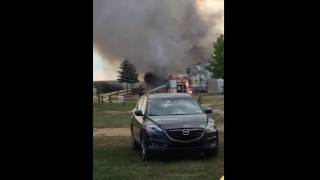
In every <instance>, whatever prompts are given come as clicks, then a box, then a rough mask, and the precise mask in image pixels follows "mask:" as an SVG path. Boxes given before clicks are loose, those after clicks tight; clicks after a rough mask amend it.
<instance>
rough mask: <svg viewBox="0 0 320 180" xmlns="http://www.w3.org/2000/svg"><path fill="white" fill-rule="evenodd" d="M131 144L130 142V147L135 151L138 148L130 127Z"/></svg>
mask: <svg viewBox="0 0 320 180" xmlns="http://www.w3.org/2000/svg"><path fill="white" fill-rule="evenodd" d="M131 144H132V149H133V150H134V151H136V150H137V149H138V148H139V144H138V143H137V141H136V140H135V139H134V137H133V132H132V127H131Z"/></svg>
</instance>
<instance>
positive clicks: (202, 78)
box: [187, 61, 211, 93]
mask: <svg viewBox="0 0 320 180" xmlns="http://www.w3.org/2000/svg"><path fill="white" fill-rule="evenodd" d="M208 64H209V61H202V62H197V63H194V64H192V65H189V66H188V67H187V74H188V76H189V79H190V86H191V88H192V91H193V92H194V93H207V92H208V83H209V79H210V78H211V73H210V72H209V71H208V70H207V69H206V66H207V65H208Z"/></svg>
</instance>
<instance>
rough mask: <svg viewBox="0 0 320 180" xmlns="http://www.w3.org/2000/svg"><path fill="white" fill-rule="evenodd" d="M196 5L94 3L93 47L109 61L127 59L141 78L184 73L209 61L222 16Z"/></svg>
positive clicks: (175, 1)
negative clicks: (150, 74)
mask: <svg viewBox="0 0 320 180" xmlns="http://www.w3.org/2000/svg"><path fill="white" fill-rule="evenodd" d="M198 6H199V4H198V3H197V1H196V0H93V43H94V46H95V48H97V49H98V50H99V52H100V53H102V54H103V55H104V56H105V57H107V58H108V59H109V60H110V61H111V62H110V63H113V62H117V63H116V64H119V63H118V61H122V60H123V59H124V58H127V59H128V60H129V61H130V62H131V63H133V64H134V65H135V66H136V68H137V69H138V71H139V72H140V73H145V72H147V71H151V72H154V73H156V74H157V75H158V76H162V77H165V76H166V75H167V73H172V72H176V73H185V72H186V66H187V65H188V64H191V63H193V62H194V61H196V60H200V59H203V58H208V57H209V56H210V52H211V50H212V42H213V41H214V40H215V37H216V36H217V35H218V34H219V33H221V32H219V30H218V29H217V28H216V22H217V21H218V20H219V19H221V17H222V16H223V12H215V13H211V14H204V13H202V12H201V11H200V10H199V7H198Z"/></svg>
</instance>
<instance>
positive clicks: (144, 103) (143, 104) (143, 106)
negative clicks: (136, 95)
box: [141, 98, 147, 114]
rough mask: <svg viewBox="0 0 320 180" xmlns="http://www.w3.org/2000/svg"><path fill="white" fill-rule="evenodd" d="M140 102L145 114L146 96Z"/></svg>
mask: <svg viewBox="0 0 320 180" xmlns="http://www.w3.org/2000/svg"><path fill="white" fill-rule="evenodd" d="M141 104H142V105H141V111H142V114H145V112H146V105H147V98H144V99H143V101H142V103H141Z"/></svg>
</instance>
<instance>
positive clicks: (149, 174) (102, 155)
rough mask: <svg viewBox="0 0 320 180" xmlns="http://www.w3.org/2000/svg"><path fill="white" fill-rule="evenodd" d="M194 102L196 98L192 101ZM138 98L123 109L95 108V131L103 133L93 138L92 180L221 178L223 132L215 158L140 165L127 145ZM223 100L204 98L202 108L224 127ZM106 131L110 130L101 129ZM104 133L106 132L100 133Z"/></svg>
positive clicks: (182, 157) (183, 157) (172, 158)
mask: <svg viewBox="0 0 320 180" xmlns="http://www.w3.org/2000/svg"><path fill="white" fill-rule="evenodd" d="M195 98H197V97H195ZM137 99H138V97H136V96H134V97H130V98H128V101H127V103H126V105H125V106H122V105H121V104H112V105H111V106H109V105H108V104H104V105H94V106H93V113H94V115H93V116H94V117H93V120H94V122H93V123H94V128H96V129H95V130H94V133H95V132H102V135H100V136H94V137H93V173H94V180H106V179H114V180H127V179H130V180H136V179H137V180H140V179H144V180H151V179H152V180H154V179H159V180H176V179H182V180H191V179H192V180H193V179H197V180H198V179H199V180H200V179H201V180H202V179H204V180H209V179H210V180H218V179H219V178H220V177H221V176H222V175H223V174H224V131H220V133H219V144H220V148H219V153H218V154H217V156H214V157H210V158H207V157H204V156H200V155H197V154H181V153H179V154H172V155H165V154H163V155H156V156H155V157H154V158H153V159H152V160H151V161H148V162H143V161H142V160H141V158H140V155H139V153H138V152H136V151H133V150H132V148H131V143H130V137H129V135H130V133H129V125H130V115H129V111H131V110H132V108H133V107H134V106H135V104H136V101H137ZM223 100H224V98H223V96H221V95H219V96H217V95H215V96H204V97H202V100H201V101H202V103H203V104H210V105H212V107H213V108H214V109H217V111H214V112H213V113H212V114H211V116H213V118H214V119H215V120H216V121H217V122H218V127H219V126H222V127H223V122H224V113H223V112H224V111H223V105H224V103H223ZM102 128H109V129H102ZM105 130H107V132H103V131H105Z"/></svg>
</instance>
